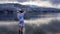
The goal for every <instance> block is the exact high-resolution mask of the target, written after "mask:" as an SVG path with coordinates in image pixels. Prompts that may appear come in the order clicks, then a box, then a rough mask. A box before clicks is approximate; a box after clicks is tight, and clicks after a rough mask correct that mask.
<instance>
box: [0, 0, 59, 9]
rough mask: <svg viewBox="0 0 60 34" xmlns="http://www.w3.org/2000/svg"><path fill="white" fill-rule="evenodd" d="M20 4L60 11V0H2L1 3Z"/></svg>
mask: <svg viewBox="0 0 60 34" xmlns="http://www.w3.org/2000/svg"><path fill="white" fill-rule="evenodd" d="M6 1H7V2H20V3H21V4H23V5H37V6H40V7H53V8H59V9H60V0H0V3H1V2H6Z"/></svg>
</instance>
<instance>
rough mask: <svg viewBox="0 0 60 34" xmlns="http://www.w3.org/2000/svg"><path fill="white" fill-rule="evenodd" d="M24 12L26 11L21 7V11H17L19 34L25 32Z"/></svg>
mask: <svg viewBox="0 0 60 34" xmlns="http://www.w3.org/2000/svg"><path fill="white" fill-rule="evenodd" d="M24 14H25V11H23V10H21V9H19V11H18V13H17V18H18V20H19V34H22V33H23V28H24Z"/></svg>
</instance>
